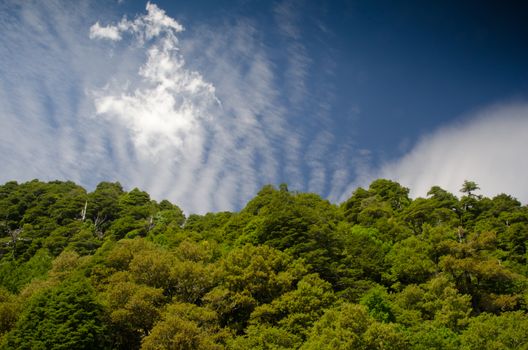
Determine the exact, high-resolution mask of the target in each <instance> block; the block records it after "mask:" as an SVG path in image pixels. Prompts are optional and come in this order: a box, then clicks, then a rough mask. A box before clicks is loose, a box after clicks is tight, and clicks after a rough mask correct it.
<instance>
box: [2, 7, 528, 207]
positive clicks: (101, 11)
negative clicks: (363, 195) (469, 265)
mask: <svg viewBox="0 0 528 350" xmlns="http://www.w3.org/2000/svg"><path fill="white" fill-rule="evenodd" d="M526 13H528V3H526V2H524V3H523V2H522V1H518V2H517V1H514V0H512V1H508V2H507V4H506V3H505V2H500V1H467V0H461V1H428V2H424V1H412V0H408V1H398V2H395V1H382V0H373V1H360V0H355V1H352V0H351V1H348V0H333V1H330V0H327V1H323V0H321V1H309V0H277V1H257V0H234V1H206V0H195V1H192V2H187V1H178V2H175V1H153V2H142V1H131V0H120V1H110V0H107V1H103V0H100V1H91V0H80V1H75V2H71V1H66V0H49V1H37V0H27V1H19V0H2V1H0V32H1V33H2V35H1V36H0V140H1V142H0V163H1V164H2V166H1V168H0V169H1V170H0V182H2V183H3V182H6V181H10V180H16V181H18V182H24V181H28V180H31V179H34V178H38V179H40V180H43V181H49V180H55V179H59V180H72V181H75V182H76V183H79V184H81V185H82V186H85V187H86V188H87V189H88V190H93V189H94V188H95V186H96V185H97V184H98V183H99V182H101V181H111V182H115V181H119V182H120V183H121V184H122V185H123V187H124V188H125V189H127V190H130V189H132V188H134V187H138V188H140V189H142V190H145V191H147V192H149V193H150V194H151V196H152V197H153V198H155V199H158V200H161V199H165V198H167V199H169V200H171V201H172V202H174V203H176V204H178V205H179V206H180V207H181V208H182V209H184V211H185V212H187V213H205V212H209V211H223V210H239V209H241V208H242V207H243V206H244V205H245V203H246V202H247V201H248V200H249V199H251V198H252V197H254V196H255V195H256V193H257V192H258V191H259V189H260V188H261V187H262V186H263V185H265V184H275V185H278V184H280V183H287V184H288V187H289V189H290V190H295V191H303V192H315V193H318V194H320V195H321V196H323V197H324V198H327V199H329V200H330V201H332V202H333V203H340V202H342V201H344V200H346V199H347V198H348V197H349V196H350V195H351V193H352V192H353V191H354V190H355V189H356V188H357V187H358V186H363V187H368V184H369V183H370V182H371V181H373V180H374V179H376V178H388V179H392V180H394V181H398V182H399V183H401V184H402V185H404V186H406V187H409V188H410V189H411V195H412V196H413V197H417V196H426V193H427V191H428V190H429V189H430V188H431V187H432V186H435V185H437V186H441V187H442V188H444V189H446V190H449V191H451V192H452V193H454V194H456V195H459V194H460V193H459V192H458V191H459V189H460V187H461V185H462V183H463V182H464V180H466V179H467V180H472V181H475V182H476V183H477V184H478V185H479V186H480V188H481V191H480V193H482V194H484V195H488V196H493V195H496V194H499V193H507V194H510V195H513V196H514V197H516V198H518V199H520V200H521V201H522V202H523V203H527V202H528V181H526V174H527V173H528V157H527V156H526V150H527V149H528V67H527V62H528V45H527V44H526V43H528V23H527V21H526V20H525V18H524V17H525V14H526Z"/></svg>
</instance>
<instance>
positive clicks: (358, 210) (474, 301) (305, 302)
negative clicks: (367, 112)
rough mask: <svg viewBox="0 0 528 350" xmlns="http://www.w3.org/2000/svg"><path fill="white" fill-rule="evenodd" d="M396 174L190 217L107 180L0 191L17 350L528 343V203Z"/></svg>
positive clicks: (0, 240)
mask: <svg viewBox="0 0 528 350" xmlns="http://www.w3.org/2000/svg"><path fill="white" fill-rule="evenodd" d="M478 190H479V188H478V186H477V185H476V184H475V183H474V182H470V181H466V182H465V183H464V184H463V187H462V189H461V191H462V192H461V196H460V198H458V197H456V196H455V195H453V194H451V193H449V192H447V191H445V190H443V189H442V188H439V187H433V188H431V190H430V191H429V193H428V196H427V198H417V199H414V200H412V199H410V198H409V196H408V192H409V191H408V189H406V188H404V187H402V186H400V185H399V184H398V183H395V182H392V181H389V180H377V181H375V182H373V183H372V184H371V185H370V187H369V188H368V189H363V188H358V189H357V190H356V191H355V192H354V193H353V194H352V195H351V197H350V198H349V199H348V200H347V201H346V202H344V203H342V204H341V205H333V204H331V203H329V202H328V201H326V200H323V199H321V198H320V197H319V196H317V195H315V194H309V193H293V192H289V191H288V189H287V187H286V186H285V185H281V186H280V187H279V188H274V187H272V186H265V187H264V188H262V190H261V191H260V192H259V193H258V195H257V196H256V197H255V198H254V199H252V200H251V201H250V202H249V203H248V204H247V205H246V207H245V208H244V209H242V210H241V211H240V212H238V213H230V212H220V213H209V214H206V215H190V216H189V217H188V218H186V217H185V216H184V214H183V213H182V211H181V210H180V209H179V208H178V207H177V206H176V205H174V204H172V203H170V202H169V201H166V200H164V201H161V202H159V203H158V202H156V201H154V200H152V199H151V198H150V197H149V195H148V194H147V193H145V192H142V191H140V190H138V189H133V190H131V191H130V192H126V191H124V190H123V188H122V187H121V185H120V184H119V183H107V182H103V183H100V184H99V185H98V186H97V188H96V189H95V191H93V192H91V193H87V191H86V190H85V189H83V188H82V187H80V186H78V185H76V184H74V183H72V182H59V181H55V182H49V183H43V182H40V181H37V180H34V181H31V182H27V183H23V184H18V183H16V182H8V183H6V184H4V185H3V186H0V230H1V231H0V234H1V236H0V347H1V348H4V349H99V348H100V349H139V348H142V349H224V348H225V349H241V350H242V349H303V350H308V349H519V348H528V316H527V313H526V312H527V305H528V293H527V276H528V268H527V261H526V259H527V257H528V255H527V251H526V248H527V239H528V207H527V206H523V205H521V203H520V202H519V201H517V200H516V199H514V198H512V197H511V196H509V195H506V194H501V195H498V196H496V197H494V198H486V197H483V196H480V195H478Z"/></svg>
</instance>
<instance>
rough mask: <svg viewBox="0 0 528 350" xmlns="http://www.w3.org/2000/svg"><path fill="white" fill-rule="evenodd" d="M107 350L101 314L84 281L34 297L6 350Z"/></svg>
mask: <svg viewBox="0 0 528 350" xmlns="http://www.w3.org/2000/svg"><path fill="white" fill-rule="evenodd" d="M94 348H98V349H105V348H109V346H108V340H107V335H106V328H105V324H104V322H103V310H102V307H101V305H99V304H98V303H97V302H96V300H95V294H94V290H93V289H92V287H91V286H90V284H89V283H88V282H87V281H86V280H82V279H81V280H68V281H65V282H63V283H62V284H60V285H59V286H57V287H55V288H51V289H48V290H45V291H43V292H42V293H39V294H37V295H35V296H34V297H33V298H32V299H31V301H30V303H29V305H28V306H27V308H26V309H25V310H24V312H23V313H22V315H21V316H20V319H19V320H18V322H17V323H16V326H15V328H14V329H13V330H12V331H11V332H10V333H9V334H8V336H7V341H6V344H5V349H94Z"/></svg>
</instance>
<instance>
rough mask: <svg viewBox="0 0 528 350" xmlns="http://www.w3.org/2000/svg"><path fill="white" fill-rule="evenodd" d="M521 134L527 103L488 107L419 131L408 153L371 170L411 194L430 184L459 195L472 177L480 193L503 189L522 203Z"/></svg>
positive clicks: (527, 163) (525, 192) (526, 141)
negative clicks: (423, 133) (421, 134)
mask: <svg viewBox="0 0 528 350" xmlns="http://www.w3.org/2000/svg"><path fill="white" fill-rule="evenodd" d="M526 135H528V105H527V104H523V103H511V104H506V105H497V106H493V107H489V108H487V109H485V110H482V111H480V112H478V113H476V114H474V115H472V116H470V117H468V118H467V121H465V122H461V123H458V124H454V125H450V126H447V127H445V128H442V129H440V130H437V131H436V132H434V133H432V134H429V135H426V136H424V137H423V138H422V139H421V140H420V141H419V142H418V143H417V144H416V146H415V147H414V148H413V149H412V150H411V151H410V152H409V153H408V154H406V155H405V156H404V157H402V158H401V159H399V160H396V161H393V162H390V163H387V164H385V165H384V166H383V167H382V168H381V169H380V170H379V171H378V172H377V173H376V174H375V175H378V176H381V177H386V178H391V179H394V180H397V181H399V182H400V183H402V184H403V185H405V186H408V187H410V188H411V190H412V194H413V195H414V196H425V195H426V193H427V191H428V190H429V189H430V188H431V187H432V186H434V185H439V186H441V187H442V188H444V189H447V190H449V191H451V192H452V193H455V194H458V190H459V189H460V188H461V185H462V183H463V182H464V180H472V181H475V182H477V183H478V184H479V186H480V187H481V189H482V191H481V193H483V194H485V195H488V196H492V195H496V194H499V193H508V194H512V195H514V196H516V197H517V198H518V199H520V200H522V201H523V202H524V203H527V202H528V184H527V183H526V181H525V176H524V174H526V173H527V172H528V158H526V156H525V155H524V153H525V150H526V149H528V138H527V137H526Z"/></svg>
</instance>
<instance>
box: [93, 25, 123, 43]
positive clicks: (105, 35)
mask: <svg viewBox="0 0 528 350" xmlns="http://www.w3.org/2000/svg"><path fill="white" fill-rule="evenodd" d="M90 39H108V40H112V41H118V40H121V34H120V33H119V29H118V28H116V27H101V25H100V24H99V22H95V24H94V25H93V26H91V27H90Z"/></svg>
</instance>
